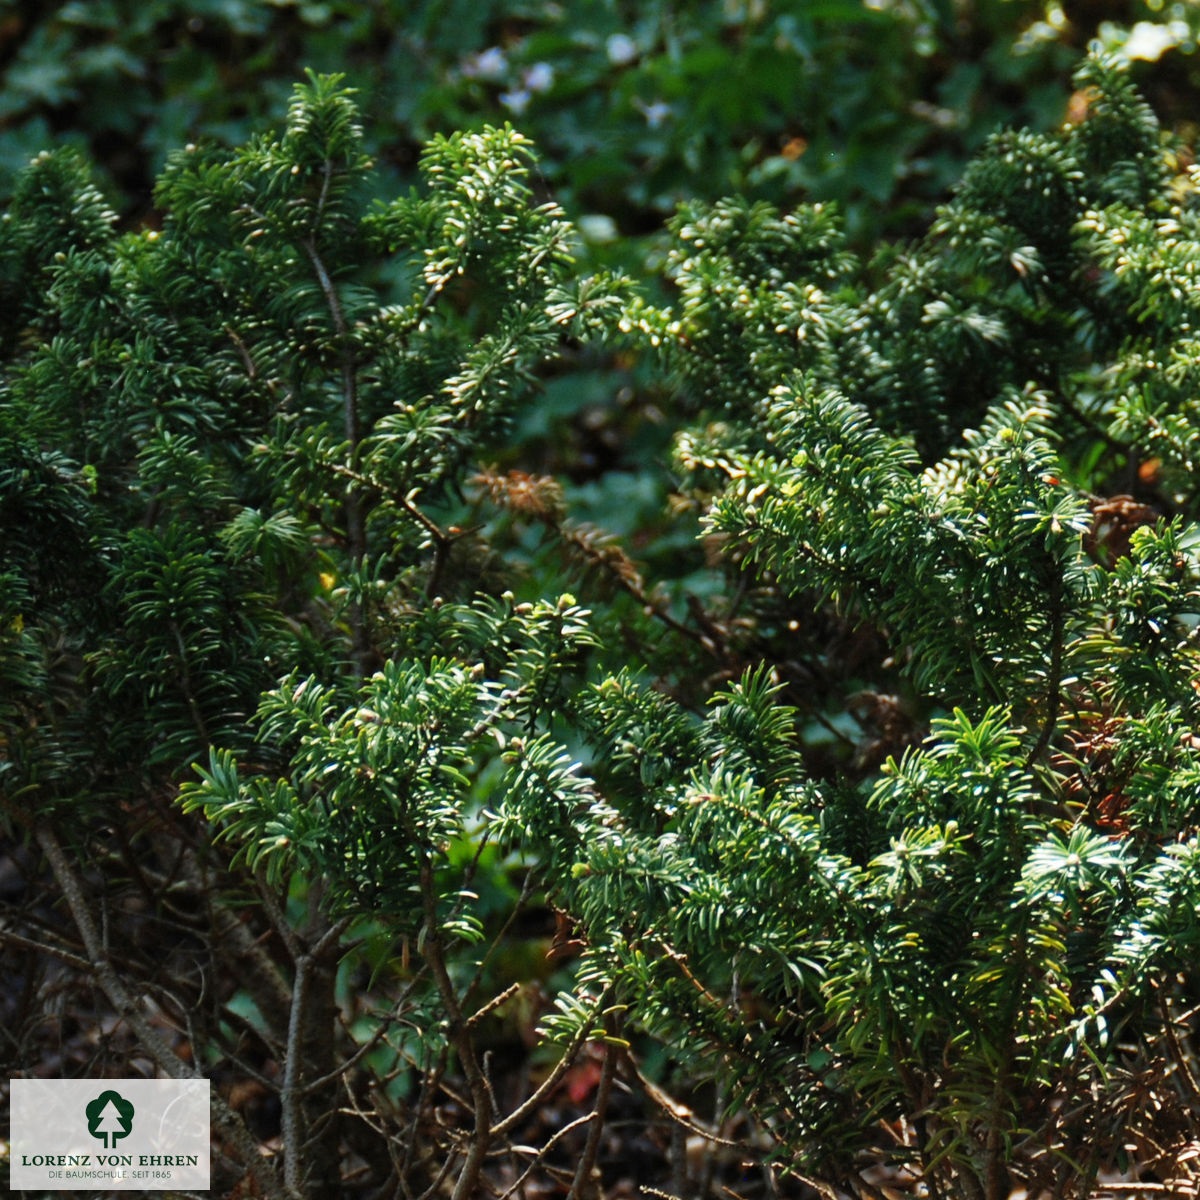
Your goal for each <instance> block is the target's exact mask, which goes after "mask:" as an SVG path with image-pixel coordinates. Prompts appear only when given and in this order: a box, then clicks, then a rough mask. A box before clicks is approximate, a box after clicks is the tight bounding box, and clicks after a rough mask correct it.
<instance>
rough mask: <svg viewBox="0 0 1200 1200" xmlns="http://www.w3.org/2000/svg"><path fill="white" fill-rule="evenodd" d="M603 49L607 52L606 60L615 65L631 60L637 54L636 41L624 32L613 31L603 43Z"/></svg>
mask: <svg viewBox="0 0 1200 1200" xmlns="http://www.w3.org/2000/svg"><path fill="white" fill-rule="evenodd" d="M604 49H605V51H606V53H607V54H608V61H609V62H610V63H612V64H613V65H614V66H617V67H623V66H625V65H626V64H627V63H631V62H633V60H634V59H635V58H637V54H638V48H637V42H635V41H634V40H633V38H631V37H630V36H629V35H628V34H625V33H614V34H613V35H612V36H611V37H610V38H609V39H608V41H607V42H605V43H604Z"/></svg>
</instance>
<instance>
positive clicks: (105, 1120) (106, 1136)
mask: <svg viewBox="0 0 1200 1200" xmlns="http://www.w3.org/2000/svg"><path fill="white" fill-rule="evenodd" d="M84 1112H85V1113H87V1123H88V1133H90V1134H91V1135H92V1137H94V1138H100V1139H101V1140H102V1141H103V1142H104V1148H105V1150H111V1149H112V1148H113V1146H114V1145H115V1144H116V1141H117V1139H118V1138H123V1137H128V1136H129V1133H130V1131H131V1130H132V1129H133V1105H132V1104H131V1103H130V1102H129V1101H128V1100H126V1099H125V1097H124V1096H122V1095H121V1094H120V1092H114V1091H107V1092H101V1093H100V1095H98V1096H97V1097H96V1098H95V1100H93V1101H92V1102H91V1103H90V1104H89V1105H88V1106H87V1108H85V1109H84Z"/></svg>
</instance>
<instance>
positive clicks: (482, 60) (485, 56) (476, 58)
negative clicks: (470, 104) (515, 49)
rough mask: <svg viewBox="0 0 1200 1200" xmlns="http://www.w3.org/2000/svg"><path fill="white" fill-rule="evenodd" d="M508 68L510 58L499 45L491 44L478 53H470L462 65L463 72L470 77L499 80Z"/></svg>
mask: <svg viewBox="0 0 1200 1200" xmlns="http://www.w3.org/2000/svg"><path fill="white" fill-rule="evenodd" d="M507 70H508V59H507V58H506V57H505V55H504V51H503V50H501V49H500V47H499V46H489V47H488V48H487V49H486V50H481V51H480V52H479V53H478V54H472V55H470V56H469V57H468V58H467V59H466V60H465V61H464V62H463V65H462V73H463V74H464V75H465V76H466V77H467V78H468V79H489V80H493V81H494V80H497V79H502V78H503V77H504V73H505V72H506V71H507Z"/></svg>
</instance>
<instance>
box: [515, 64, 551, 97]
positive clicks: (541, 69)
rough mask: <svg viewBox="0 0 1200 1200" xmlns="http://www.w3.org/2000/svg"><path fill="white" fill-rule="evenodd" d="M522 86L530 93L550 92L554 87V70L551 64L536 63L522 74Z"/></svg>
mask: <svg viewBox="0 0 1200 1200" xmlns="http://www.w3.org/2000/svg"><path fill="white" fill-rule="evenodd" d="M521 84H522V86H523V87H524V88H525V90H526V91H529V92H548V91H549V90H550V89H551V88H552V87H553V86H554V68H553V67H552V66H551V65H550V64H549V63H544V62H537V63H534V64H533V66H531V67H526V68H525V70H524V71H523V72H522V73H521Z"/></svg>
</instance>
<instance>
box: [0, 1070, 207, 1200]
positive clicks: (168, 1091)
mask: <svg viewBox="0 0 1200 1200" xmlns="http://www.w3.org/2000/svg"><path fill="white" fill-rule="evenodd" d="M9 1083H10V1085H11V1088H12V1092H11V1112H12V1126H11V1128H10V1130H9V1166H10V1177H9V1178H10V1182H11V1185H12V1189H13V1191H23V1190H27V1189H28V1190H34V1189H36V1190H37V1191H45V1192H65V1191H75V1190H82V1189H84V1188H88V1189H91V1190H93V1191H117V1190H120V1189H125V1190H127V1191H138V1192H141V1191H148V1192H153V1191H160V1192H161V1191H182V1190H188V1191H204V1190H206V1189H207V1188H208V1173H209V1082H208V1080H207V1079H12V1080H10V1081H9Z"/></svg>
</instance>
